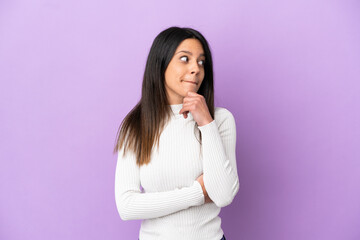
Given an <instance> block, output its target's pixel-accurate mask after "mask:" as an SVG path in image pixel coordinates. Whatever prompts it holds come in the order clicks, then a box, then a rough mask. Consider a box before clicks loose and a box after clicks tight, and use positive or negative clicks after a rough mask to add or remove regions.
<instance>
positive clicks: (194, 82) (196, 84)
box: [184, 81, 197, 85]
mask: <svg viewBox="0 0 360 240" xmlns="http://www.w3.org/2000/svg"><path fill="white" fill-rule="evenodd" d="M184 82H187V83H192V84H195V85H197V83H196V82H190V81H184Z"/></svg>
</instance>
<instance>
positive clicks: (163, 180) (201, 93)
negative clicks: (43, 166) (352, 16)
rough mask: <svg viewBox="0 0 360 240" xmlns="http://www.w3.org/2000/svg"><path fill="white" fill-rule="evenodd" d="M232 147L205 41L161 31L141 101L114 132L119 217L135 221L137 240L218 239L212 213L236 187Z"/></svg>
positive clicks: (231, 124)
mask: <svg viewBox="0 0 360 240" xmlns="http://www.w3.org/2000/svg"><path fill="white" fill-rule="evenodd" d="M235 146H236V126H235V119H234V117H233V115H232V113H231V112H230V111H228V110H227V109H226V108H222V107H214V87H213V68H212V57H211V52H210V49H209V46H208V43H207V41H206V39H205V38H204V37H203V35H202V34H201V33H199V32H198V31H196V30H194V29H191V28H179V27H170V28H168V29H165V30H164V31H162V32H161V33H160V34H159V35H158V36H157V37H156V38H155V40H154V42H153V44H152V46H151V49H150V52H149V56H148V59H147V62H146V68H145V73H144V78H143V84H142V94H141V100H140V101H139V102H138V104H137V105H136V106H135V107H134V108H133V109H132V110H131V111H130V113H129V114H128V115H127V116H126V117H125V118H124V120H123V121H122V123H121V125H120V127H119V131H118V136H117V144H116V146H115V149H114V153H116V152H118V160H117V166H116V173H115V199H116V205H117V209H118V212H119V215H120V217H121V219H122V220H133V219H143V221H142V223H141V228H140V232H139V239H140V240H152V239H156V240H162V239H166V240H176V239H181V240H192V239H193V240H200V239H204V240H205V239H206V240H221V239H225V236H224V232H223V230H222V228H221V219H220V217H219V216H218V214H219V212H220V210H221V207H224V206H227V205H229V204H230V203H231V202H232V200H233V198H234V197H235V195H236V194H237V192H238V190H239V180H238V175H237V168H236V156H235ZM140 185H141V186H142V187H143V191H141V189H140Z"/></svg>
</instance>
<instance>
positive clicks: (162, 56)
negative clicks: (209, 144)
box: [114, 26, 214, 166]
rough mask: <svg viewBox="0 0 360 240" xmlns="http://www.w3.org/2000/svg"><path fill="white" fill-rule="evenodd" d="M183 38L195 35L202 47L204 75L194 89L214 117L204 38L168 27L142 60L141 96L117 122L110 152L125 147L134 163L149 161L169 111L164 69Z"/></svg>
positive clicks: (210, 71)
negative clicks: (196, 88) (145, 59)
mask: <svg viewBox="0 0 360 240" xmlns="http://www.w3.org/2000/svg"><path fill="white" fill-rule="evenodd" d="M187 38H194V39H198V40H199V41H200V42H201V44H202V47H203V49H204V53H205V62H204V68H205V76H204V79H203V81H202V83H201V86H200V88H199V90H198V91H197V93H198V94H200V95H203V96H204V98H205V101H206V104H207V106H208V108H209V112H210V114H211V116H212V118H214V85H213V64H212V57H211V51H210V48H209V45H208V42H207V41H206V39H205V38H204V36H203V35H202V34H201V33H200V32H198V31H196V30H194V29H192V28H180V27H175V26H174V27H170V28H168V29H165V30H163V31H162V32H161V33H159V35H157V37H156V38H155V39H154V42H153V44H152V46H151V49H150V52H149V55H148V58H147V62H146V67H145V72H144V77H143V83H142V91H141V99H140V101H139V102H138V103H137V104H136V106H135V107H134V108H133V109H132V110H131V111H130V112H129V113H128V114H127V115H126V117H125V118H124V119H123V121H122V122H121V124H120V126H119V129H118V132H117V136H116V145H115V147H114V154H115V153H117V152H118V151H120V150H121V149H122V147H124V152H123V156H124V155H125V153H126V151H127V150H130V151H132V152H133V153H135V155H136V163H137V164H138V166H141V165H142V164H148V163H149V162H150V160H151V159H150V157H151V151H152V149H153V146H154V142H155V141H156V144H157V145H159V138H160V134H161V132H162V130H163V128H164V126H165V124H166V122H167V121H168V120H169V119H170V117H171V114H172V111H171V108H170V106H169V102H168V99H167V95H166V89H165V70H166V68H167V66H168V64H169V62H170V60H171V59H172V57H173V55H174V53H175V51H176V49H177V47H178V45H179V44H180V43H181V42H182V41H183V40H185V39H187ZM195 128H197V124H196V125H195ZM197 130H198V129H197ZM198 132H199V133H200V143H201V132H200V131H199V130H198Z"/></svg>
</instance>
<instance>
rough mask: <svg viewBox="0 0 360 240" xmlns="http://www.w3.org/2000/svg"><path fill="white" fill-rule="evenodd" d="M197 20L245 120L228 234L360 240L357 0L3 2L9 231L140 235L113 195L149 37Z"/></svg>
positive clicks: (0, 91)
mask: <svg viewBox="0 0 360 240" xmlns="http://www.w3.org/2000/svg"><path fill="white" fill-rule="evenodd" d="M173 25H176V26H180V27H193V28H195V29H197V30H199V31H200V32H201V33H203V34H204V36H205V37H206V38H207V39H208V41H209V44H210V47H211V49H212V53H213V57H214V73H215V79H214V80H215V90H216V93H215V97H216V100H215V105H216V106H223V107H226V108H228V109H229V110H230V111H231V112H232V113H233V114H234V116H235V118H236V122H237V164H238V173H239V179H240V190H239V193H238V195H237V196H236V197H235V199H234V201H233V203H232V204H231V205H229V206H227V207H225V208H223V209H222V212H221V217H222V219H223V220H222V227H223V229H224V232H225V236H226V237H227V238H228V239H229V240H233V239H244V240H263V239H270V240H288V239H291V240H303V239H307V240H315V239H316V240H318V239H327V240H338V239H341V240H356V239H360V148H359V146H360V113H359V109H360V108H359V105H360V104H359V103H360V44H359V43H360V27H359V25H360V3H359V1H355V0H353V1H350V0H346V1H344V0H338V1H335V0H326V1H325V0H322V1H321V0H320V1H318V0H316V1H314V0H311V1H310V0H309V1H304V0H294V1H285V0H283V1H281V0H274V1H266V0H263V1H259V0H251V1H250V0H247V1H229V2H225V1H223V2H220V1H208V0H207V1H205V0H204V1H181V2H179V1H132V2H131V3H130V1H129V3H124V2H121V1H100V0H98V1H95V0H86V1H85V0H83V1H55V0H54V1H50V0H47V1H45V0H33V1H25V0H23V1H20V0H2V1H0V79H1V85H0V114H1V117H0V136H1V138H0V150H1V151H0V159H1V166H0V174H1V175H0V239H4V240H15V239H19V240H20V239H37V240H39V239H41V240H43V239H44V240H45V239H56V240H58V239H59V240H60V239H94V240H95V239H137V237H138V231H139V227H140V221H128V222H124V221H122V220H121V219H120V217H119V215H118V212H117V209H116V206H115V197H114V177H115V175H114V174H115V166H116V155H113V154H112V148H113V146H114V141H115V135H116V132H117V129H118V126H119V124H120V122H121V120H122V119H123V118H124V117H125V115H126V114H127V113H128V112H129V111H130V110H131V108H132V107H133V106H134V105H135V104H136V103H137V101H138V100H139V99H140V93H141V83H142V77H143V72H144V68H145V62H146V58H147V54H148V51H149V49H150V46H151V44H152V41H153V40H154V38H155V37H156V35H157V34H158V33H160V31H162V30H163V29H165V28H167V27H170V26H173Z"/></svg>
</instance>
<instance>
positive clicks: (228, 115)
mask: <svg viewBox="0 0 360 240" xmlns="http://www.w3.org/2000/svg"><path fill="white" fill-rule="evenodd" d="M214 115H215V116H214V118H215V121H216V122H217V123H218V124H221V123H222V122H224V121H231V122H235V118H234V115H233V114H232V112H231V111H230V110H229V109H227V108H225V107H215V112H214Z"/></svg>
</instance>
